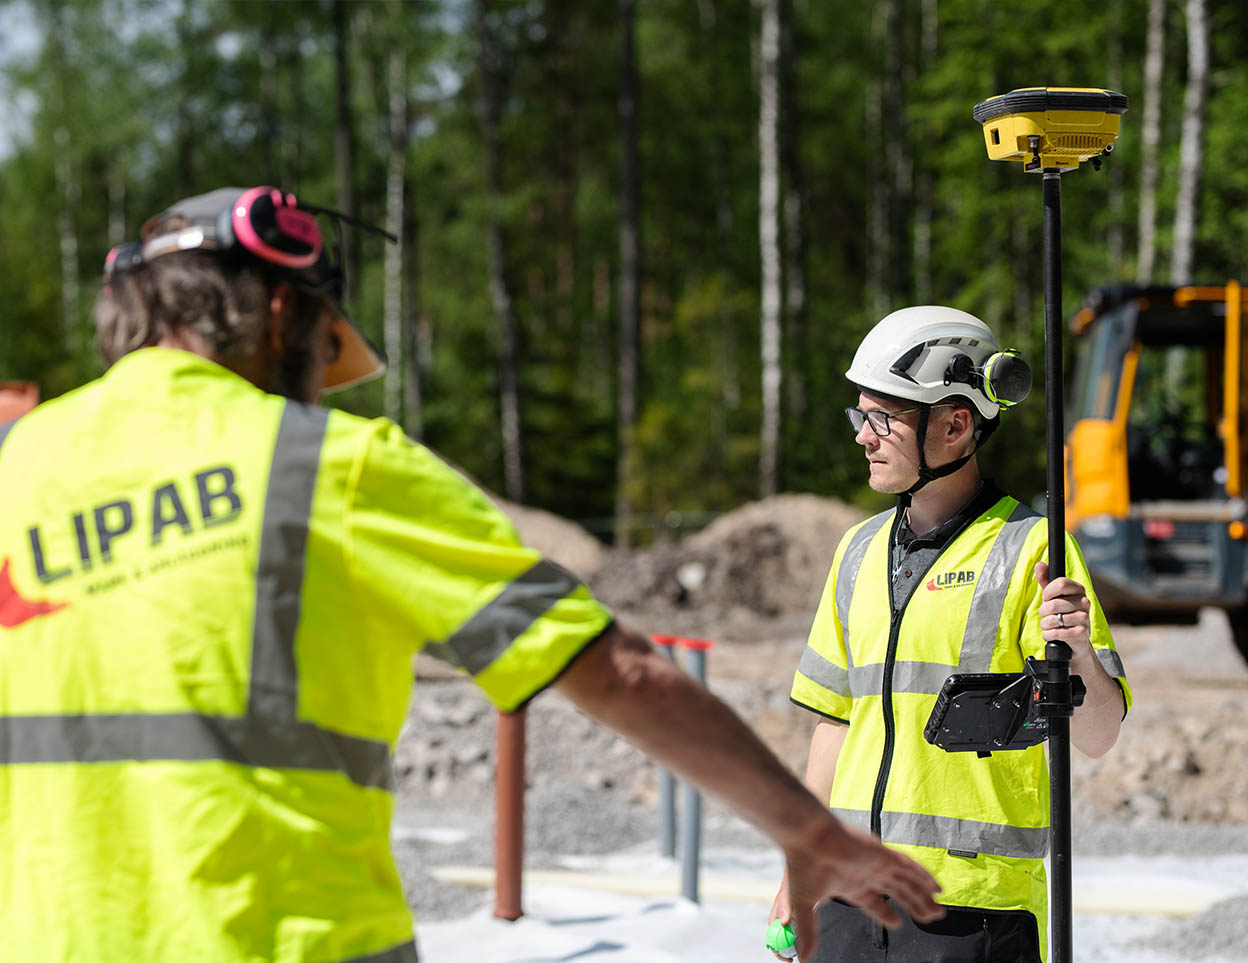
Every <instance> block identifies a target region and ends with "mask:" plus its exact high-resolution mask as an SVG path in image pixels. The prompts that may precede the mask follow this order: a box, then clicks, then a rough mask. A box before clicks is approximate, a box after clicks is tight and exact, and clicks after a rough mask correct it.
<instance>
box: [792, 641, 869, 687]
mask: <svg viewBox="0 0 1248 963" xmlns="http://www.w3.org/2000/svg"><path fill="white" fill-rule="evenodd" d="M797 671H798V672H800V673H801V674H802V675H804V676H805V677H806V678H808V679H809V680H810V681H811V682H813V683H815V685H818V686H822V687H823V688H825V689H827V690H828V691H829V692H832V693H835V694H836V695H839V696H844V697H846V698H848V697H849V696H851V695H857V693H855V692H853V690H852V688H851V686H850V673H849V672H848V671H846V670H845V669H842V668H841V667H840V666H839V665H836V664H834V663H832V662H829V661H828V660H827V659H825V658H824V657H823V656H821V655H820V654H819V653H818V652H816V651H815V650H814V649H813V648H811V647H810V646H809V645H808V646H806V651H804V652H803V653H802V659H801V661H800V662H798V663H797Z"/></svg>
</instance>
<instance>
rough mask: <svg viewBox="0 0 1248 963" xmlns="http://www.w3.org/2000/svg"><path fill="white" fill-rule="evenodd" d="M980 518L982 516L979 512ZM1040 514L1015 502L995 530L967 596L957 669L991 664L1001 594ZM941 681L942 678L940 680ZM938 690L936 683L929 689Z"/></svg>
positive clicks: (976, 668)
mask: <svg viewBox="0 0 1248 963" xmlns="http://www.w3.org/2000/svg"><path fill="white" fill-rule="evenodd" d="M980 517H981V518H982V517H983V516H980ZM1039 517H1040V516H1039V515H1038V514H1037V513H1036V512H1034V511H1032V510H1031V509H1030V508H1028V507H1027V506H1026V505H1024V504H1022V502H1019V504H1017V505H1015V506H1014V511H1012V512H1010V517H1009V518H1008V519H1006V522H1005V524H1004V525H1003V526H1002V527H1001V531H1000V532H998V533H997V537H996V539H995V540H994V541H993V543H992V548H991V549H989V550H988V557H987V558H986V559H985V560H984V564H983V565H982V566H981V567H980V570H979V572H978V573H977V574H976V576H975V594H974V596H972V598H971V611H970V615H969V617H968V618H967V620H966V632H965V633H964V634H963V636H962V653H961V655H960V656H959V658H958V668H957V671H958V672H988V671H989V670H990V668H991V666H992V653H993V649H994V648H995V646H996V642H997V627H998V626H999V625H1000V624H1001V613H1002V611H1004V609H1005V596H1006V593H1007V591H1008V589H1009V587H1010V578H1011V577H1012V576H1013V575H1014V567H1015V566H1016V565H1017V564H1018V558H1019V556H1020V555H1021V554H1022V551H1023V543H1024V542H1026V541H1027V536H1028V535H1030V534H1031V530H1032V529H1033V528H1034V527H1035V525H1036V519H1038V518H1039ZM941 681H942V683H943V681H944V680H943V679H942V680H941ZM930 691H932V692H939V691H940V686H939V685H937V686H936V688H934V689H932V690H930Z"/></svg>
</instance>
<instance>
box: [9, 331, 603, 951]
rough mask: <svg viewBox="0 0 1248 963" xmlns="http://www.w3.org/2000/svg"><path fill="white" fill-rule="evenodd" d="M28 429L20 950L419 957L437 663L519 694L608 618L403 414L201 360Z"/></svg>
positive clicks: (18, 758) (16, 641) (152, 371)
mask: <svg viewBox="0 0 1248 963" xmlns="http://www.w3.org/2000/svg"><path fill="white" fill-rule="evenodd" d="M0 435H3V437H0V503H2V504H3V505H4V510H3V513H0V852H2V853H3V856H2V857H0V860H2V862H0V934H3V936H2V942H3V950H2V951H0V956H3V958H4V959H5V960H6V961H14V963H57V961H71V960H72V961H75V963H79V961H88V963H90V961H99V963H146V961H162V963H163V961H173V960H176V961H179V963H192V961H211V963H234V961H239V963H241V961H248V963H254V961H281V963H286V961H290V963H295V961H299V963H303V961H327V963H328V961H370V963H401V961H411V960H414V959H415V948H414V945H413V942H412V921H411V915H410V913H409V911H408V908H407V906H406V903H405V901H404V899H403V895H402V892H401V890H400V886H399V879H398V874H397V872H396V869H395V866H394V862H393V859H392V856H391V852H390V839H389V828H390V819H391V813H392V809H393V796H392V793H391V790H390V766H389V760H390V752H391V750H392V748H393V746H394V744H395V741H396V740H397V738H398V733H399V727H400V725H401V723H402V722H403V720H404V717H405V715H406V710H407V706H408V701H409V697H410V692H411V684H412V671H411V661H412V657H413V655H414V653H416V652H417V651H418V650H420V649H421V648H422V647H423V648H424V649H425V650H426V651H430V652H434V653H435V654H438V655H440V656H442V657H443V658H445V659H448V660H450V661H452V662H454V663H456V664H457V665H459V666H462V667H463V668H465V669H466V670H467V671H468V672H469V673H471V674H472V676H473V677H474V679H475V680H476V682H477V683H478V684H479V685H480V686H481V688H482V689H483V690H484V692H485V694H486V695H487V696H488V697H489V698H490V699H491V701H493V702H494V703H495V704H496V705H497V706H498V707H499V708H501V709H504V710H510V709H514V708H516V707H517V706H519V705H520V704H522V703H524V702H525V701H526V700H527V699H529V698H530V697H531V696H533V695H534V694H535V693H536V692H538V691H539V690H541V689H542V688H543V687H544V686H546V685H547V684H549V683H550V682H551V681H552V680H553V679H554V678H555V677H556V676H557V675H558V674H559V673H560V671H562V669H563V668H565V667H566V666H567V664H568V663H569V662H570V661H571V660H572V659H573V658H574V657H575V655H576V654H577V653H578V652H580V651H581V650H582V649H583V648H584V647H585V646H586V645H587V644H588V643H589V642H590V641H592V640H593V639H594V638H595V637H597V636H598V635H600V634H601V633H602V631H603V630H604V629H605V628H606V627H607V626H608V624H609V622H610V615H609V613H608V612H607V611H606V610H605V609H604V608H603V607H602V606H601V605H599V604H598V603H597V602H596V601H594V600H593V599H592V597H591V596H590V594H589V592H588V590H587V589H586V588H585V587H584V586H582V585H580V584H579V583H578V582H577V580H576V579H575V578H573V577H572V576H570V575H569V574H568V573H567V572H565V571H564V570H562V569H560V568H559V567H558V566H555V565H553V564H551V563H549V562H547V561H544V560H543V559H542V558H541V557H540V556H539V555H538V554H537V553H536V552H534V551H532V550H530V549H527V548H525V547H523V546H522V545H520V544H519V542H518V541H517V539H516V537H515V533H514V530H513V528H512V526H511V525H510V524H509V523H508V521H507V519H506V517H505V516H504V515H503V514H502V513H501V512H500V511H498V510H497V509H496V508H495V507H494V506H493V505H492V504H491V503H490V502H489V500H488V499H487V498H486V497H485V496H484V495H483V494H482V493H481V492H480V491H479V490H478V489H476V488H475V487H474V486H472V485H470V484H469V483H468V482H466V481H465V480H464V479H463V478H462V477H461V476H460V475H458V474H457V473H456V472H454V471H452V470H451V469H449V468H448V467H447V466H446V465H445V464H444V463H442V462H441V461H439V460H438V459H437V458H436V457H435V456H434V455H432V454H431V453H430V452H429V451H428V450H427V449H425V448H423V447H421V446H420V445H417V444H414V443H411V442H409V441H408V440H406V439H405V438H404V437H403V436H402V433H401V432H400V431H399V429H398V428H397V427H396V426H395V425H394V424H392V423H390V422H387V421H384V420H378V421H366V420H364V419H361V418H357V417H354V416H352V415H349V414H346V413H344V412H340V411H329V410H327V409H324V408H319V407H313V406H308V405H302V404H297V403H294V402H290V401H287V400H285V399H283V398H280V397H277V396H274V395H269V394H265V393H264V392H261V391H259V390H257V389H256V388H254V387H253V386H252V385H250V384H249V383H247V382H246V381H244V380H243V379H242V378H240V377H238V376H236V375H234V374H232V373H230V372H229V371H227V370H226V369H224V368H222V367H219V366H217V365H215V364H213V363H211V362H209V361H206V360H204V359H202V358H198V357H196V356H194V355H192V354H189V353H186V352H182V351H175V350H169V349H163V348H149V349H143V350H141V351H138V352H135V353H134V354H132V355H129V356H127V357H125V358H123V359H122V360H121V361H119V362H118V363H117V364H116V365H114V366H113V368H112V369H111V370H110V371H109V372H108V373H107V374H106V375H105V376H104V377H103V378H101V379H100V380H98V381H96V382H93V383H91V384H89V385H87V386H85V387H84V388H81V389H79V390H78V391H75V392H73V393H71V394H68V395H65V396H63V397H62V398H59V399H56V400H54V401H51V402H49V403H47V404H45V405H43V406H42V407H40V408H37V409H35V411H33V412H32V413H30V414H29V415H27V416H26V417H24V418H22V419H21V420H19V421H17V422H16V423H14V424H12V425H11V426H8V427H7V428H5V429H2V430H0Z"/></svg>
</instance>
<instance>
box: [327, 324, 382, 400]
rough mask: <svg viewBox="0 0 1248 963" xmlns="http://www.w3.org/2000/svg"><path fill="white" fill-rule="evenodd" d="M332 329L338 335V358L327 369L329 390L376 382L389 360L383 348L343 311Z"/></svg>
mask: <svg viewBox="0 0 1248 963" xmlns="http://www.w3.org/2000/svg"><path fill="white" fill-rule="evenodd" d="M332 330H333V332H334V334H336V335H338V344H339V350H338V357H337V359H336V360H335V361H334V362H333V363H332V364H330V366H329V369H328V370H327V371H326V372H325V390H326V391H340V390H342V389H343V388H350V387H351V386H352V385H358V384H362V383H363V382H365V381H372V380H373V379H374V378H378V377H380V376H381V375H382V374H384V373H385V370H386V360H385V356H384V355H383V354H382V352H381V349H380V348H378V347H377V346H376V345H375V344H373V343H372V342H371V341H369V340H368V338H366V337H365V336H364V334H363V333H362V332H361V331H360V329H359V328H357V327H356V326H355V325H354V324H352V323H351V320H350V319H349V318H347V317H346V316H345V315H343V314H339V315H338V316H337V317H336V318H335V319H334V323H333V327H332Z"/></svg>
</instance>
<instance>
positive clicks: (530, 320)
mask: <svg viewBox="0 0 1248 963" xmlns="http://www.w3.org/2000/svg"><path fill="white" fill-rule="evenodd" d="M1043 85H1056V86H1063V85H1068V86H1089V87H1108V88H1111V89H1115V90H1120V91H1123V92H1124V93H1126V94H1127V95H1128V96H1129V97H1130V99H1131V106H1130V109H1129V111H1128V113H1127V114H1126V115H1125V117H1124V118H1123V124H1122V135H1121V137H1120V139H1119V141H1118V144H1117V147H1116V149H1115V151H1114V153H1113V155H1112V157H1111V158H1109V159H1108V160H1107V163H1106V164H1105V167H1104V169H1103V170H1102V171H1100V172H1099V173H1098V172H1093V171H1092V170H1091V168H1090V166H1089V165H1084V168H1083V169H1081V170H1080V171H1079V172H1077V173H1075V174H1072V175H1070V176H1068V177H1066V178H1063V181H1064V183H1065V184H1066V185H1067V189H1066V190H1065V191H1063V209H1062V211H1063V224H1064V228H1065V230H1064V265H1063V281H1064V300H1065V306H1066V313H1067V314H1068V315H1071V314H1073V313H1074V312H1075V311H1076V310H1077V309H1078V307H1079V306H1080V304H1081V302H1082V300H1083V297H1084V296H1085V294H1086V293H1087V292H1088V291H1089V290H1090V289H1091V288H1093V287H1094V286H1097V285H1101V284H1105V283H1113V282H1120V281H1135V280H1143V281H1148V280H1152V281H1156V282H1168V281H1172V280H1173V281H1178V282H1186V281H1204V282H1209V283H1222V282H1223V281H1224V280H1225V279H1227V278H1232V277H1238V278H1240V279H1241V280H1243V279H1244V274H1245V271H1244V266H1245V258H1246V256H1248V255H1246V252H1248V164H1245V159H1246V158H1248V22H1246V17H1245V13H1244V8H1242V7H1241V5H1240V4H1238V3H1233V2H1228V0H1060V2H1053V3H1046V4H1037V3H1034V2H1016V0H999V2H987V0H875V2H864V3H858V2H846V0H836V2H828V0H524V2H502V0H445V2H440V3H438V2H369V0H351V2H347V0H285V2H260V0H253V2H231V0H93V2H86V0H83V2H51V0H8V2H5V3H3V4H0V108H2V111H3V112H2V113H0V263H2V264H3V265H4V270H3V271H0V306H2V307H0V380H3V379H25V380H31V381H35V382H37V383H38V384H39V386H40V389H41V392H42V395H43V397H44V398H49V397H54V396H56V395H58V394H60V393H62V392H65V391H67V390H70V389H72V388H74V387H76V386H78V385H80V384H82V383H83V382H85V381H86V380H88V379H90V378H92V377H94V376H96V375H97V374H98V373H99V372H100V370H101V365H100V363H99V361H98V360H97V358H96V356H95V353H94V348H93V339H92V331H91V325H90V311H91V306H92V303H93V301H94V299H95V297H96V295H97V293H98V290H99V275H100V270H101V266H102V264H103V262H104V258H105V255H106V253H107V252H108V250H109V249H110V248H111V247H113V246H114V245H116V244H119V243H121V242H123V241H125V240H130V239H133V238H135V237H137V235H138V231H139V228H140V226H141V225H142V222H143V220H144V219H145V218H146V217H148V216H150V215H151V214H153V213H155V212H157V211H159V210H161V209H163V208H164V207H165V206H167V205H168V204H169V203H170V202H172V201H173V200H174V199H176V198H179V197H183V196H187V195H189V194H193V193H198V192H201V191H206V190H211V189H213V188H216V187H219V186H223V185H227V184H234V185H240V186H250V185H253V184H257V183H271V184H276V185H279V186H281V187H282V188H283V189H286V190H291V191H294V192H296V193H297V194H298V195H299V196H300V197H303V198H306V199H308V200H311V201H313V202H315V203H319V204H322V205H327V206H334V207H337V208H338V209H339V210H342V211H345V212H347V213H350V214H352V215H354V216H356V217H358V218H362V219H364V220H366V221H369V222H372V223H376V224H379V225H382V226H384V227H387V228H388V229H390V230H391V231H392V232H393V233H395V234H396V235H398V236H399V237H400V238H401V243H400V244H398V245H387V244H384V243H383V242H382V241H381V240H380V239H379V238H377V237H376V236H374V235H371V234H368V233H367V232H362V231H359V230H348V231H345V232H344V233H343V235H342V238H341V241H342V245H343V246H342V251H343V256H344V258H345V260H346V262H347V264H348V266H349V270H350V282H349V289H348V295H347V297H348V305H349V307H350V309H351V311H352V314H353V316H354V317H355V318H356V319H357V321H358V322H359V323H360V325H361V326H362V327H363V328H364V329H365V330H366V331H367V332H368V333H369V334H370V336H372V337H373V339H374V340H376V341H377V342H378V343H380V344H383V345H384V346H385V348H386V350H387V353H388V355H389V357H390V359H391V367H390V373H389V374H388V376H387V378H386V379H385V380H384V381H378V382H375V383H372V384H369V385H366V386H362V387H359V388H355V389H351V390H349V391H348V392H345V393H343V394H340V395H335V396H332V397H331V399H330V402H331V403H332V404H335V405H339V406H341V407H343V408H346V409H348V410H350V411H354V412H357V413H360V414H364V415H369V416H375V415H381V414H386V415H389V416H390V417H393V418H395V419H396V420H398V421H400V422H401V423H402V424H403V426H404V427H405V428H406V430H407V431H408V433H409V434H411V435H412V436H413V437H416V438H419V439H421V440H423V441H425V442H426V443H428V444H430V445H431V446H432V447H433V448H435V449H436V450H438V451H439V452H441V453H442V454H443V455H445V456H446V457H447V458H448V459H449V460H451V461H452V462H453V463H455V464H456V465H458V466H459V467H461V468H462V469H463V470H464V471H466V472H467V473H469V474H470V475H472V476H473V477H474V478H476V479H477V480H478V481H479V482H481V483H482V484H484V485H486V486H487V487H489V488H491V489H493V490H494V491H496V492H498V493H500V494H502V495H504V496H506V497H508V498H510V499H512V500H513V501H518V502H524V503H528V504H531V505H535V506H539V507H542V508H546V509H549V510H551V511H554V512H556V513H558V514H560V515H563V516H565V517H568V518H572V519H576V520H578V521H580V522H581V523H582V524H584V525H586V526H587V527H588V528H590V529H591V530H592V531H594V532H595V534H598V535H600V536H602V537H604V538H606V539H611V538H613V537H614V538H615V539H616V540H617V542H620V543H629V542H637V541H644V540H647V539H649V538H651V537H653V536H654V535H655V534H656V533H669V534H674V533H677V532H679V531H680V530H682V529H684V528H687V527H689V526H696V525H697V524H699V523H700V522H702V521H704V520H705V519H707V518H708V517H710V516H712V515H713V514H715V513H717V512H721V511H725V510H728V509H730V508H733V507H735V506H736V505H739V504H740V503H742V502H744V501H747V500H750V499H752V498H757V497H760V496H765V495H768V494H772V493H774V492H778V491H807V492H815V493H819V494H825V495H835V496H837V497H841V498H844V499H846V500H850V501H855V502H857V503H859V504H861V505H863V506H865V507H874V506H877V505H880V504H881V502H880V501H879V496H873V493H871V492H870V490H869V489H867V488H866V486H865V484H864V478H865V471H864V465H863V462H862V456H861V453H860V451H859V450H858V449H857V448H856V446H855V445H854V443H853V439H852V434H851V432H850V430H849V427H848V424H847V423H846V421H845V418H844V415H843V414H842V409H843V408H844V407H845V406H846V405H848V404H852V403H853V398H854V395H853V393H852V391H851V389H850V388H849V386H848V385H847V384H846V383H845V381H844V378H843V372H844V370H845V368H846V367H847V365H848V362H849V359H850V357H851V356H852V352H853V349H854V347H855V345H856V344H857V342H858V340H859V339H860V338H861V337H862V335H863V334H864V333H865V332H866V330H867V329H868V328H869V327H870V326H871V324H873V323H874V321H876V320H878V319H879V318H880V317H882V316H883V315H884V314H885V313H887V312H888V311H889V310H892V309H895V308H897V307H902V306H905V305H908V304H916V303H929V302H931V303H943V304H950V305H953V306H956V307H959V308H962V309H965V310H967V311H970V312H972V313H975V314H977V315H978V316H980V317H982V318H984V319H985V320H986V321H988V322H989V323H990V324H991V325H993V326H994V328H995V329H996V330H997V331H998V333H999V335H1000V336H1001V338H1002V340H1003V342H1004V343H1005V344H1007V345H1010V346H1014V347H1017V348H1019V349H1021V350H1022V351H1023V353H1024V355H1025V356H1027V357H1029V358H1030V359H1031V360H1032V363H1033V367H1035V368H1036V369H1037V371H1039V369H1040V365H1041V352H1042V344H1043V331H1042V327H1043V325H1042V312H1043V304H1042V292H1041V261H1040V241H1041V214H1042V206H1041V199H1040V190H1039V184H1038V181H1037V179H1036V178H1034V177H1030V176H1026V175H1024V174H1023V173H1022V171H1021V169H1020V167H1019V166H1018V165H1014V164H999V163H993V162H990V161H989V160H988V159H987V156H986V154H985V151H984V146H983V136H982V132H981V128H980V126H979V125H978V124H976V123H975V122H974V121H973V120H972V118H971V108H972V106H973V105H974V104H975V103H976V102H977V101H979V100H982V99H985V98H987V97H989V96H992V95H995V94H998V93H1004V92H1006V91H1008V90H1011V89H1014V88H1017V87H1025V86H1043ZM1040 384H1041V382H1039V380H1038V384H1037V390H1036V391H1035V393H1034V394H1033V396H1032V398H1031V399H1029V401H1028V402H1026V403H1024V404H1023V405H1022V406H1020V407H1019V408H1017V409H1015V410H1013V411H1011V412H1009V413H1007V414H1006V415H1005V418H1006V419H1007V420H1008V425H1009V430H1008V431H1006V432H1003V433H1001V434H999V435H998V436H997V437H996V438H995V439H994V441H993V442H992V443H991V444H990V445H988V446H987V447H986V448H985V451H984V454H983V461H984V463H985V469H986V472H987V473H988V474H990V475H992V476H993V477H995V478H996V479H997V480H998V481H999V482H1001V483H1002V484H1003V485H1004V486H1005V487H1006V488H1007V489H1010V490H1012V491H1013V492H1014V493H1016V494H1018V495H1019V496H1020V497H1022V498H1024V499H1027V500H1030V499H1033V498H1035V497H1036V496H1037V495H1039V494H1040V493H1041V492H1042V490H1043V487H1044V468H1043V466H1044V417H1043V398H1042V391H1041V390H1040Z"/></svg>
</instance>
